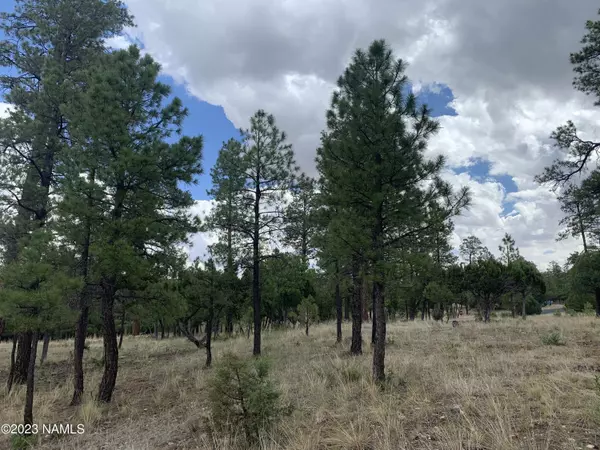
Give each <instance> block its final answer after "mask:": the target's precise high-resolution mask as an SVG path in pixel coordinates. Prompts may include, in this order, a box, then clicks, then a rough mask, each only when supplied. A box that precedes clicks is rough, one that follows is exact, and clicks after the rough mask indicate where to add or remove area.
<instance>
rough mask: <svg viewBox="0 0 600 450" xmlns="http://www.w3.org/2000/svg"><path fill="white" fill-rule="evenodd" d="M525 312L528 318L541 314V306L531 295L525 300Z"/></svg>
mask: <svg viewBox="0 0 600 450" xmlns="http://www.w3.org/2000/svg"><path fill="white" fill-rule="evenodd" d="M525 312H526V313H527V315H528V316H533V315H535V314H541V313H542V304H541V303H540V302H539V301H538V300H536V298H535V297H534V296H533V295H528V296H527V298H525Z"/></svg>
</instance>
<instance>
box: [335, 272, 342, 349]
mask: <svg viewBox="0 0 600 450" xmlns="http://www.w3.org/2000/svg"><path fill="white" fill-rule="evenodd" d="M336 269H337V264H336ZM336 273H337V270H336ZM335 310H336V319H337V324H336V332H337V337H336V342H337V343H338V344H339V343H341V342H342V295H341V293H340V280H339V278H338V279H337V280H336V282H335Z"/></svg>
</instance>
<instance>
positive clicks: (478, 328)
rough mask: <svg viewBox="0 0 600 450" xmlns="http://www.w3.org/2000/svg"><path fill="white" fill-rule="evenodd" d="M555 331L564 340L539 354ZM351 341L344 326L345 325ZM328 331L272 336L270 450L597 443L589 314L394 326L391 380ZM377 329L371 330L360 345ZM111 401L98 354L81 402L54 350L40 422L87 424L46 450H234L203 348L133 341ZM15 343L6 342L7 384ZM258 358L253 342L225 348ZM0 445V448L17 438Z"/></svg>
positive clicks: (12, 416) (93, 354)
mask: <svg viewBox="0 0 600 450" xmlns="http://www.w3.org/2000/svg"><path fill="white" fill-rule="evenodd" d="M555 329H559V330H560V332H561V333H562V335H563V336H564V338H565V339H566V345H563V346H553V345H544V344H543V343H542V338H543V337H544V336H546V335H548V334H549V333H551V332H552V331H553V330H555ZM344 332H345V333H346V334H345V335H346V336H348V333H349V328H348V327H346V328H345V329H344ZM334 333H335V328H334V326H333V325H332V324H323V325H319V326H316V327H314V328H312V329H311V336H310V337H308V338H307V337H306V336H304V335H303V331H302V330H300V329H297V330H289V331H274V332H267V333H265V334H264V343H263V352H264V354H265V355H268V356H269V357H270V359H271V360H272V367H273V369H272V372H273V376H274V378H275V379H276V380H277V382H278V384H279V388H280V390H281V392H282V397H283V401H284V402H286V403H287V402H291V403H292V404H293V406H294V411H293V413H292V415H291V416H290V417H287V418H285V419H284V420H283V421H282V422H280V423H279V425H278V426H277V428H276V429H274V430H272V431H271V432H270V433H269V434H268V435H265V436H264V439H263V442H262V444H261V448H262V449H264V450H267V449H268V450H271V449H273V450H274V449H292V450H300V449H303V450H318V449H340V450H342V449H343V450H351V449H356V450H358V449H423V450H425V449H427V450H434V449H436V450H460V449H472V450H475V449H478V450H482V449H489V450H496V449H507V450H512V449H560V450H569V449H578V448H586V446H587V445H590V444H592V445H593V444H597V443H598V442H599V441H600V430H599V424H600V396H599V395H598V392H597V391H596V384H595V379H594V376H595V374H596V373H597V371H598V370H600V325H598V322H597V321H596V320H595V319H593V318H587V317H554V316H543V317H535V318H530V319H528V320H527V321H522V320H519V319H516V320H510V319H503V320H499V321H496V322H494V323H492V324H489V325H484V324H481V323H477V322H472V321H465V323H462V324H461V326H460V327H458V328H456V329H453V328H452V327H451V325H446V324H444V325H440V324H434V323H422V322H415V323H400V322H399V323H393V324H389V326H388V336H389V342H388V347H387V358H386V363H387V373H388V375H389V376H388V382H387V384H386V385H385V387H384V388H383V389H380V388H379V387H377V386H374V385H373V384H372V383H371V381H370V361H371V354H370V346H369V344H366V345H365V349H366V351H365V355H363V356H361V357H358V358H352V357H350V356H348V354H347V348H348V347H349V342H348V339H346V341H345V343H344V345H343V347H338V346H336V345H334V344H333V342H334ZM370 334H371V333H370V327H369V326H368V325H366V326H365V327H364V336H365V339H367V337H370ZM123 347H124V348H123V350H122V352H121V357H120V364H121V367H120V371H119V377H118V380H117V389H116V391H115V396H114V403H113V404H111V405H109V406H106V407H99V406H97V405H96V404H95V403H94V402H93V401H92V400H91V394H90V392H95V390H96V388H97V386H98V382H99V378H100V369H101V368H100V366H99V361H100V359H101V352H102V345H101V341H98V340H92V341H91V342H90V351H89V352H87V355H86V382H87V383H86V387H87V388H88V394H87V396H86V401H85V403H84V404H83V405H82V406H81V407H79V408H71V407H69V406H67V405H68V402H69V400H70V396H71V381H70V370H71V364H70V361H69V357H70V356H69V355H70V351H71V343H70V342H53V343H52V344H51V347H50V353H49V360H48V363H47V364H44V366H42V367H40V368H39V369H38V380H39V381H38V384H37V394H36V401H35V413H34V416H35V419H36V421H37V422H38V423H40V424H41V423H73V424H78V423H84V424H85V426H86V429H85V430H86V431H85V434H83V435H80V436H61V437H44V438H43V439H42V440H41V442H40V445H38V448H43V449H70V450H75V449H78V450H79V449H110V450H113V449H131V450H133V449H135V450H146V449H181V450H183V449H238V448H242V444H241V442H238V440H237V439H236V438H235V437H224V436H215V435H213V434H212V433H211V431H210V430H211V427H210V414H209V412H208V410H207V409H206V406H205V405H206V403H205V399H206V381H207V379H208V377H210V376H211V371H210V370H208V371H207V370H205V369H203V368H202V366H203V363H204V353H203V352H198V351H197V350H196V349H195V347H193V346H192V345H191V344H190V343H188V342H186V341H185V340H184V339H168V340H163V341H154V340H152V339H151V338H147V337H138V338H131V337H130V338H126V339H125V342H124V346H123ZM9 350H10V349H9V346H8V345H7V344H2V345H0V377H1V379H5V377H6V372H7V366H6V364H7V361H8V355H9ZM226 350H231V351H233V352H235V353H239V354H242V355H248V356H249V354H250V350H251V342H250V341H248V340H246V339H245V338H244V337H240V338H236V339H231V340H225V341H217V342H216V343H215V350H214V356H215V363H216V364H218V360H219V356H220V355H222V354H223V352H224V351H226ZM23 397H24V392H23V390H22V389H17V390H16V391H14V392H13V393H11V395H9V396H7V395H6V394H5V393H2V394H0V416H1V420H0V422H9V423H10V422H14V423H19V421H20V419H21V409H22V405H23ZM1 439H2V438H0V448H5V447H6V446H7V445H8V440H7V439H6V438H3V439H4V440H1Z"/></svg>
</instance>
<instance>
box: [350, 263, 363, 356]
mask: <svg viewBox="0 0 600 450" xmlns="http://www.w3.org/2000/svg"><path fill="white" fill-rule="evenodd" d="M353 278H354V280H353V287H354V292H353V296H352V343H351V345H350V353H351V354H352V355H360V354H362V277H361V275H360V274H359V270H358V268H357V269H356V270H355V271H354V273H353Z"/></svg>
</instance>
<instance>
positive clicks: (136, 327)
mask: <svg viewBox="0 0 600 450" xmlns="http://www.w3.org/2000/svg"><path fill="white" fill-rule="evenodd" d="M140 328H141V326H140V319H138V318H137V317H136V318H134V319H133V323H132V324H131V335H132V336H139V335H140Z"/></svg>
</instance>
